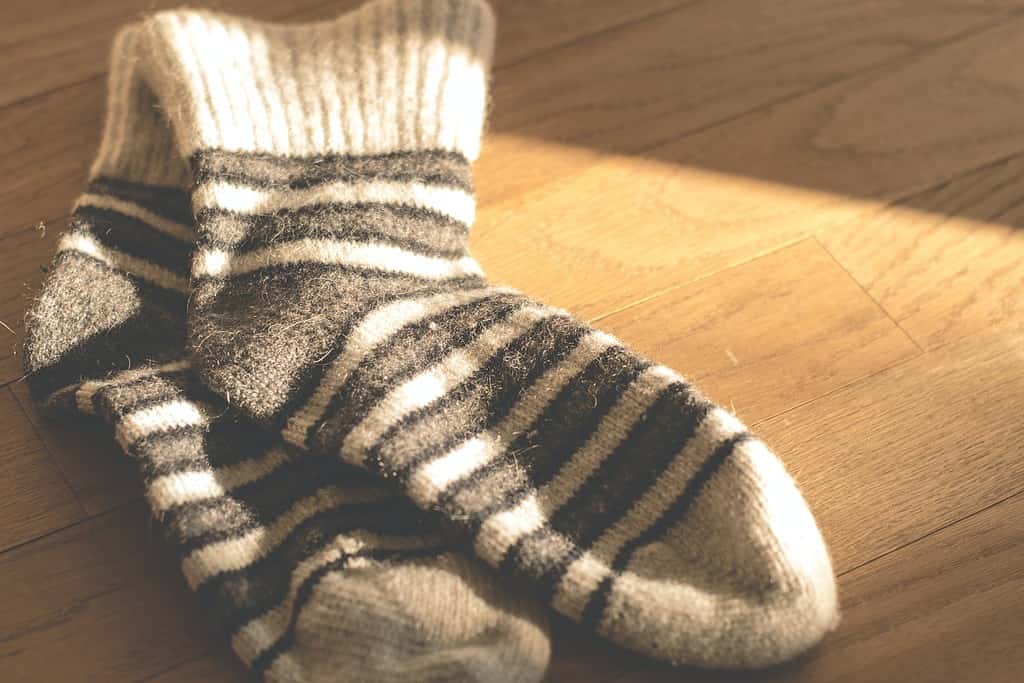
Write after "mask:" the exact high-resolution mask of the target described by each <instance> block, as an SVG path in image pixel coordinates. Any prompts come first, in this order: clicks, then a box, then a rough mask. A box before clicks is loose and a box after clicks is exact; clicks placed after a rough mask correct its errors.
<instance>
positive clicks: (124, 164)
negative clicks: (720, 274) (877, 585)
mask: <svg viewBox="0 0 1024 683" xmlns="http://www.w3.org/2000/svg"><path fill="white" fill-rule="evenodd" d="M493 35H494V20H493V16H492V14H491V12H490V9H489V8H488V7H487V6H486V5H485V4H483V3H482V2H479V1H477V0H414V1H409V2H398V1H396V0H379V1H377V2H374V3H372V4H370V5H367V6H365V7H364V8H362V9H360V10H359V11H357V12H354V13H352V14H349V15H346V16H343V17H340V18H339V19H337V20H335V21H331V22H324V23H320V24H312V25H306V26H280V25H271V24H264V23H258V22H253V21H248V20H244V19H238V18H234V17H228V16H223V15H215V14H209V13H205V12H198V11H187V10H182V11H175V12H166V13H160V14H157V15H154V16H153V17H152V18H150V19H149V20H147V21H146V22H145V23H144V24H143V25H142V27H141V28H139V29H133V30H129V31H126V32H125V33H123V34H122V37H121V38H120V39H119V42H118V45H116V46H115V59H114V65H113V69H112V77H111V94H110V104H109V106H108V110H109V111H108V122H107V129H106V133H105V139H104V145H103V147H102V148H101V151H100V155H99V158H98V160H97V162H96V164H95V165H94V168H93V173H92V177H93V181H92V184H91V187H90V189H89V192H88V193H87V194H86V195H85V196H84V197H83V198H82V199H81V200H80V201H79V203H78V206H77V209H76V218H75V220H74V221H73V224H72V228H71V230H70V231H69V233H68V234H67V235H66V236H65V238H64V240H63V241H62V242H61V253H60V254H59V255H58V257H57V262H56V264H55V268H54V270H53V272H52V274H51V276H50V277H49V279H48V280H47V283H46V285H45V288H44V291H43V294H42V296H41V297H40V299H39V301H38V302H37V304H36V306H35V308H34V310H33V311H32V312H31V313H30V316H29V336H28V342H27V346H28V348H27V354H26V357H27V362H28V365H29V368H28V369H29V371H30V373H31V374H30V381H31V382H32V385H33V390H34V391H35V393H36V395H37V396H38V397H39V398H40V399H41V400H43V401H44V402H47V403H49V404H50V405H53V406H55V407H57V406H65V407H68V408H69V409H71V410H77V411H79V412H85V413H96V414H100V415H103V416H105V417H106V418H107V419H108V420H109V421H110V422H111V423H112V424H113V426H114V428H115V431H116V432H117V435H118V439H119V441H120V442H121V444H122V446H123V447H124V448H125V449H126V450H127V451H128V452H129V453H130V454H131V455H133V456H134V457H135V458H136V459H138V461H139V462H140V464H141V466H142V473H143V478H144V480H145V482H146V485H147V490H148V494H149V499H150V502H151V504H152V505H153V508H154V511H155V512H157V513H158V514H159V515H160V516H161V517H162V519H164V521H165V524H166V525H167V527H168V530H169V531H170V533H171V535H172V537H173V538H174V540H175V542H177V543H180V544H181V546H182V549H183V552H184V570H185V573H186V577H187V578H188V579H189V582H190V584H191V585H192V586H193V587H194V588H196V589H197V590H199V591H201V592H204V593H203V594H204V595H206V596H208V597H209V600H210V602H211V603H213V604H216V605H218V606H219V608H220V610H221V612H222V615H224V616H223V619H224V621H225V625H226V627H227V629H228V630H229V632H230V633H231V634H232V641H233V644H234V646H235V650H236V652H238V654H239V656H240V657H241V659H242V660H243V662H245V663H246V664H247V665H249V666H251V667H252V668H253V669H254V670H255V671H257V672H258V673H261V674H264V675H266V677H267V678H269V679H272V680H325V679H326V680H331V678H330V676H332V675H334V676H337V677H338V678H339V679H340V680H345V679H346V676H347V677H356V678H359V679H365V680H388V679H390V678H393V677H397V676H400V675H404V676H409V675H412V676H414V677H416V678H433V679H438V680H445V679H450V680H465V679H476V680H534V679H536V678H538V677H539V676H541V675H542V672H543V669H544V666H545V663H546V659H547V655H548V642H547V639H546V635H545V628H544V626H543V624H544V616H543V614H542V613H541V611H539V610H538V609H537V607H536V604H535V603H534V602H533V600H535V599H536V597H537V596H539V597H540V598H541V599H542V600H544V601H545V602H547V603H548V604H549V605H550V606H551V607H553V608H554V609H555V610H557V611H558V612H560V613H562V614H564V615H567V616H568V617H570V618H572V619H574V620H577V621H579V622H581V623H582V624H584V625H585V626H586V627H588V628H590V629H592V630H593V631H595V632H597V633H599V634H601V635H603V636H605V637H607V638H609V639H611V640H612V641H614V642H616V643H618V644H620V645H623V646H626V647H629V648H631V649H634V650H637V651H639V652H642V653H645V654H647V655H650V656H653V657H657V658H660V659H664V660H667V661H671V662H674V663H686V664H696V665H701V666H714V667H727V668H746V667H757V666H766V665H770V664H773V663H776V662H779V661H782V660H784V659H787V658H789V657H792V656H794V655H796V654H798V653H799V652H801V651H803V650H804V649H806V648H808V647H810V646H811V645H813V644H814V643H815V642H817V641H818V640H819V639H820V638H821V636H822V635H823V634H824V633H825V632H826V631H827V630H828V629H829V628H831V627H832V626H833V625H834V624H835V621H836V609H837V608H836V595H835V584H834V577H833V573H832V569H831V564H830V561H829V558H828V554H827V552H826V549H825V547H824V544H823V542H822V539H821V536H820V534H819V532H818V530H817V527H816V525H815V523H814V520H813V518H812V516H811V514H810V512H809V511H808V509H807V507H806V504H805V503H804V501H803V499H802V497H801V496H800V494H799V492H798V491H797V489H796V487H795V486H794V484H793V482H792V481H791V479H790V478H789V476H788V475H787V474H786V473H785V471H784V469H783V467H782V465H781V464H780V463H779V461H778V460H777V459H776V457H775V456H774V455H772V454H771V452H770V451H768V449H767V448H766V447H765V446H764V444H763V443H762V442H760V441H759V440H757V439H756V438H755V437H753V436H752V435H751V434H750V433H749V432H747V431H746V429H745V428H744V426H743V425H742V424H741V423H740V422H739V421H738V420H737V419H736V418H735V417H733V416H732V415H730V414H729V413H727V412H725V411H723V410H722V409H720V408H718V407H716V406H714V405H713V404H711V403H710V402H709V401H707V400H706V399H705V398H704V397H703V396H701V395H700V394H699V392H697V391H696V390H695V389H694V388H693V387H692V386H691V385H689V384H688V383H687V382H686V381H685V380H684V379H683V378H682V377H680V376H679V375H678V374H676V373H675V372H673V371H672V370H670V369H668V368H665V367H664V366H659V365H656V364H653V363H651V362H650V361H647V360H645V359H643V358H640V357H638V356H637V355H636V354H634V353H632V352H630V351H629V350H628V349H626V348H625V347H624V346H623V345H622V344H621V343H620V342H618V341H617V340H615V339H613V338H612V337H610V336H609V335H606V334H604V333H601V332H599V331H596V330H593V329H590V328H588V327H587V326H585V325H583V324H582V323H579V322H578V321H575V320H574V319H573V318H572V317H571V316H569V315H568V314H567V313H565V312H564V311H559V310H555V309H552V308H549V307H546V306H543V305H540V304H537V303H535V302H532V301H530V300H529V299H527V298H526V297H524V296H522V295H520V294H518V293H516V292H514V291H511V290H508V289H502V288H496V287H492V286H491V285H489V284H488V283H487V281H486V280H485V279H484V276H483V273H482V270H481V269H480V266H479V264H477V262H476V261H475V260H474V259H473V258H472V257H471V256H470V255H469V253H468V251H467V249H466V242H467V237H468V231H469V227H470V225H471V223H472V221H473V215H474V209H475V203H474V199H473V195H472V185H471V177H470V162H471V161H472V160H473V159H475V158H476V156H477V154H478V152H479V147H480V140H481V131H482V127H483V120H484V108H485V104H486V85H487V77H488V63H489V60H490V54H491V50H492V44H493ZM153 98H155V101H156V102H158V103H159V106H160V108H161V110H162V111H163V113H164V115H165V116H166V117H167V120H168V121H167V123H168V124H169V127H170V130H169V131H168V130H167V129H166V128H164V127H163V126H164V124H163V123H162V122H161V121H160V120H159V119H158V118H157V117H156V116H155V114H154V111H155V110H154V109H153V106H152V105H153ZM172 137H173V141H172ZM182 160H188V162H189V164H190V166H191V169H190V171H191V180H190V181H189V180H186V176H187V173H186V171H185V170H184V168H183V165H184V161H182ZM186 183H190V189H189V191H187V192H186V191H184V190H183V189H182V188H184V187H185V185H186ZM189 204H190V205H191V210H190V211H189V210H188V205H189ZM186 298H187V299H188V301H189V302H190V305H189V306H188V311H187V316H186V313H185V308H186V306H185V302H186ZM186 318H187V320H186ZM126 356H127V357H129V358H130V359H131V360H132V367H133V368H136V369H135V370H131V371H128V372H127V373H126V372H124V371H120V370H121V365H122V364H123V363H124V359H125V357H126ZM186 358H187V360H185V359H186ZM140 364H141V365H142V367H141V369H139V366H140ZM256 425H259V426H258V427H257V426H256ZM280 439H283V441H284V444H282V443H281V442H280ZM285 444H286V445H285ZM378 482H383V484H381V483H378ZM396 492H397V493H400V494H401V495H400V496H397V497H396ZM410 502H411V503H413V504H415V505H411V504H410ZM458 543H461V544H463V545H462V546H459V547H461V548H463V549H464V550H465V552H466V553H472V554H474V555H476V557H478V558H479V559H482V560H483V561H484V562H486V563H487V564H489V565H491V567H493V568H494V569H495V570H497V572H491V571H490V570H484V569H483V568H481V567H480V566H478V565H477V564H475V563H474V561H471V560H470V559H468V557H466V556H465V555H464V554H459V553H458V552H455V551H454V550H453V548H455V547H456V544H458ZM502 574H504V575H506V576H509V577H511V579H509V580H507V581H506V582H504V583H502V579H500V578H498V577H499V576H500V575H502ZM513 586H514V587H516V589H517V590H516V591H513V590H512V587H513ZM521 586H527V587H529V590H528V591H525V592H523V593H522V594H519V592H518V589H519V587H521ZM503 589H504V590H503ZM527 593H528V594H527Z"/></svg>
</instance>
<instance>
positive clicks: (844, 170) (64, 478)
mask: <svg viewBox="0 0 1024 683" xmlns="http://www.w3.org/2000/svg"><path fill="white" fill-rule="evenodd" d="M168 4H174V3H169V2H164V0H153V2H151V3H149V4H147V7H162V6H166V5H168ZM200 4H205V5H211V3H200ZM355 4H358V0H341V1H340V2H326V1H325V0H294V1H293V2H289V3H277V2H270V0H247V1H246V2H243V1H242V0H217V1H216V2H214V3H212V5H215V6H218V7H220V8H222V9H229V10H230V9H232V8H240V7H243V6H244V7H245V8H246V11H248V12H249V13H252V14H256V15H259V16H265V17H279V18H283V17H287V18H289V19H291V20H296V21H300V20H301V21H305V20H313V19H319V18H324V17H328V16H331V15H332V14H334V13H335V12H338V11H342V10H343V9H345V8H347V7H350V6H354V5H355ZM495 4H496V11H497V13H498V16H499V31H500V35H499V43H498V54H497V56H496V69H495V78H494V88H493V107H492V109H493V115H492V120H491V127H490V128H491V130H490V133H489V134H488V136H487V138H486V142H485V148H484V154H483V158H482V159H481V161H480V163H479V164H478V165H477V167H476V171H475V176H476V183H477V186H478V195H479V198H480V211H479V218H478V223H477V226H476V227H475V228H474V231H475V232H474V235H473V248H474V251H475V253H476V254H477V255H478V257H479V258H480V260H481V261H482V263H483V265H484V267H485V269H486V270H487V272H488V273H489V275H490V276H491V277H492V278H493V279H494V280H496V281H498V282H502V283H506V284H512V285H514V286H517V287H519V288H521V289H523V290H525V291H527V292H528V293H530V294H533V295H535V296H537V297H538V298H541V299H543V300H544V301H545V302H547V303H550V304H553V305H558V306H562V307H566V308H569V309H571V310H573V311H574V312H576V313H578V314H580V315H582V316H583V317H586V318H588V319H592V320H596V321H597V323H598V324H599V325H600V326H602V327H604V328H606V329H608V330H609V331H611V332H613V333H614V334H616V335H618V336H620V337H622V338H623V339H625V340H626V341H628V342H630V343H631V344H632V345H634V346H635V347H637V348H638V349H639V350H641V351H643V352H644V353H646V354H648V355H651V356H653V357H655V358H656V359H657V360H659V361H661V362H665V363H667V364H669V365H672V366H674V367H676V368H678V369H679V370H681V371H682V372H684V373H685V374H687V375H688V376H690V377H691V378H693V379H695V380H696V381H697V382H698V384H699V386H701V387H702V388H703V389H704V390H705V391H706V392H708V393H709V394H710V395H712V396H713V397H714V398H716V399H718V400H719V401H720V402H722V403H723V404H725V405H729V406H732V407H734V408H735V409H736V410H737V411H738V413H739V414H740V416H741V417H743V418H744V419H745V420H746V421H747V422H748V423H754V427H755V429H756V430H757V431H759V432H760V433H761V434H762V435H763V436H764V437H765V438H766V440H767V441H769V442H770V443H771V445H772V446H773V447H774V448H775V449H776V451H777V452H779V453H780V455H781V456H782V458H783V459H784V460H785V462H786V463H787V465H788V466H789V468H790V470H791V471H792V472H793V474H794V475H795V476H796V478H797V480H798V481H799V483H800V484H801V486H802V488H803V490H804V491H805V493H806V495H807V497H808V499H809V500H810V501H811V504H812V507H813V508H814V510H815V512H816V514H817V517H818V520H819V523H820V524H821V526H822V529H823V532H824V534H825V536H826V538H827V539H828V540H829V541H830V543H831V547H832V552H833V557H834V560H835V563H836V567H837V569H838V570H839V571H840V572H841V576H840V592H841V598H842V601H843V604H844V608H845V618H844V621H843V623H842V625H841V626H840V628H839V630H837V632H836V633H834V634H832V635H830V636H829V637H828V638H826V640H825V641H824V642H823V643H822V644H821V646H819V647H818V648H817V649H815V650H814V651H813V652H811V653H809V654H808V655H807V656H805V657H804V658H802V659H800V660H799V661H797V662H794V663H791V664H789V665H786V666H784V667H781V668H779V669H776V670H773V671H770V672H757V673H753V674H722V673H712V672H701V671H695V670H690V669H671V668H668V667H664V666H658V665H654V664H652V663H650V662H648V661H645V660H643V659H642V658H639V657H637V656H634V655H631V654H629V653H625V652H623V651H621V650H619V649H617V648H615V647H612V646H610V645H608V644H607V643H604V642H600V641H598V640H596V639H595V638H593V637H592V636H590V635H587V634H585V633H582V632H581V631H580V630H579V629H578V628H577V627H575V626H574V625H572V624H568V623H567V622H565V621H563V620H560V619H556V626H555V636H556V638H555V656H554V659H553V662H552V667H551V670H550V673H549V677H548V678H549V680H550V681H553V682H554V681H557V682H558V683H575V682H581V683H582V682H583V681H587V682H591V681H595V682H596V681H606V682H608V683H613V682H614V683H626V682H629V683H640V682H641V681H643V682H649V681H679V680H687V681H698V682H699V681H731V682H744V683H748V682H753V681H757V682H759V683H760V682H764V681H787V682H806V683H812V682H813V683H817V682H818V681H825V680H827V681H833V680H834V681H865V680H870V681H883V682H885V681H905V680H914V681H918V680H921V681H936V682H939V681H942V682H945V681H951V680H971V681H979V682H980V683H1003V681H1010V680H1015V679H1014V678H1013V677H1014V676H1016V675H1017V674H1019V671H1020V670H1021V668H1024V650H1022V649H1021V648H1019V643H1020V642H1022V641H1024V604H1022V598H1021V596H1022V595H1024V575H1022V571H1024V559H1022V558H1024V554H1022V550H1021V548H1022V547H1024V527H1022V524H1021V519H1022V518H1024V515H1022V513H1024V497H1022V496H1024V493H1021V492H1022V491H1024V460H1022V459H1021V457H1020V454H1021V452H1022V451H1024V422H1022V420H1021V419H1020V418H1019V417H1018V416H1019V415H1021V414H1024V308H1022V304H1021V301H1022V299H1024V297H1022V296H1021V295H1022V294H1024V270H1022V267H1024V266H1022V264H1024V229H1022V226H1024V214H1022V211H1024V209H1022V208H1021V207H1022V206H1024V203H1022V202H1021V201H1020V197H1021V196H1024V126H1022V121H1024V118H1022V114H1021V112H1022V111H1024V69H1022V68H1021V66H1020V65H1021V64H1024V47H1022V46H1024V3H1022V2H1020V0H997V1H992V0H948V1H944V2H942V3H936V2H930V1H928V0H909V1H908V2H901V3H892V2H875V1H873V0H857V1H855V2H848V1H846V0H797V1H795V2H791V3H775V4H772V5H767V4H765V3H758V2H754V1H753V0H723V1H722V2H717V3H699V2H691V1H689V0H644V1H643V2H631V3H621V2H614V1H613V0H593V1H591V0H587V1H586V2H584V0H535V1H531V2H518V1H516V2H513V1H512V0H507V1H506V0H502V1H500V2H496V3H495ZM212 5H211V6H212ZM139 11H140V5H138V4H137V3H133V2H129V1H128V0H103V2H93V3H81V2H71V0H31V1H30V0H11V1H10V2H7V3H4V4H3V5H2V6H0V47H2V48H3V52H2V54H3V56H2V57H0V62H2V66H3V67H4V68H3V69H0V116H2V120H3V125H2V126H0V179H2V181H3V182H0V266H2V267H0V321H2V322H3V323H4V325H6V326H9V327H10V328H11V329H12V330H13V332H12V331H8V330H7V329H5V328H4V327H3V326H0V591H2V592H0V597H2V598H3V600H4V610H2V611H0V680H3V681H8V680H10V681H22V680H26V681H34V680H39V681H53V680H68V681H94V680H102V681H130V680H131V681H134V680H150V681H157V683H198V682H199V681H214V680H216V681H241V680H244V676H243V675H242V672H241V671H240V667H239V666H238V665H237V664H235V663H234V662H233V661H232V659H231V657H230V654H229V652H228V649H227V647H226V645H225V644H224V643H223V642H222V641H221V640H220V639H219V638H217V637H216V636H215V635H214V634H213V633H212V632H211V631H210V630H209V626H208V620H207V619H206V618H205V617H204V615H203V614H202V611H201V610H200V609H198V608H197V607H198V606H197V605H195V604H194V603H193V601H192V599H191V597H190V596H189V593H188V591H187V590H186V589H185V588H184V586H183V585H182V581H181V579H180V576H179V572H178V568H177V560H176V559H175V558H174V557H173V554H172V553H170V552H169V551H168V549H166V548H165V547H164V546H163V545H162V544H161V543H160V542H159V541H158V540H156V539H152V538H151V537H150V531H149V528H148V522H147V513H146V510H145V506H144V504H143V503H142V502H141V501H140V500H138V498H139V489H138V484H137V482H136V480H135V476H134V472H133V468H132V465H131V463H130V462H129V461H128V460H127V458H124V457H123V456H121V455H120V454H119V453H118V451H117V449H116V448H115V447H113V445H112V443H111V440H110V438H109V435H108V434H107V432H106V430H105V429H103V428H102V427H93V428H82V427H73V426H66V425H60V424H57V423H54V422H53V421H51V420H46V419H42V418H41V417H40V416H38V415H37V414H36V413H35V412H34V410H33V409H32V408H31V406H30V401H29V399H28V395H27V392H26V389H25V386H24V384H22V383H18V382H16V381H15V380H16V379H17V378H18V377H19V375H20V373H21V369H20V364H21V361H20V358H19V357H18V354H17V343H18V339H19V338H20V332H21V319H22V315H23V310H24V306H25V302H26V301H27V297H28V296H30V294H31V292H33V291H34V290H35V288H36V287H37V286H38V282H39V281H40V279H41V277H42V271H41V269H42V268H43V267H45V265H46V264H47V263H48V262H49V261H50V258H51V255H52V252H53V249H54V245H55V243H56V239H57V238H58V237H59V233H60V231H61V229H62V227H63V223H64V216H65V214H66V213H67V210H68V206H69V205H70V202H71V201H72V200H73V199H74V197H75V196H76V195H77V194H78V193H79V192H80V191H81V189H82V183H83V181H84V177H85V172H86V169H87V167H88V164H89V162H90V158H91V156H92V154H93V152H94V150H95V146H96V143H97V140H98V133H99V130H100V123H101V117H102V107H103V100H104V96H105V95H104V93H103V88H102V82H103V81H102V79H103V74H104V71H105V68H106V65H105V60H106V53H107V50H108V46H109V40H110V37H111V36H112V35H113V32H114V31H115V30H116V28H117V27H118V26H119V25H120V24H121V23H123V22H124V21H127V20H130V19H131V18H133V17H135V16H137V15H138V12H139ZM40 221H42V222H43V223H44V224H45V231H44V230H40V229H39V227H38V224H39V222H40ZM4 385H7V386H4ZM5 549H6V550H5Z"/></svg>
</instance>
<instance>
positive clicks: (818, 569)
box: [599, 436, 838, 668]
mask: <svg viewBox="0 0 1024 683" xmlns="http://www.w3.org/2000/svg"><path fill="white" fill-rule="evenodd" d="M716 456H718V457H717V460H716ZM701 479H703V480H702V481H701ZM695 480H696V485H697V486H699V487H700V490H699V491H697V492H696V493H695V497H694V498H693V502H692V504H691V505H690V508H689V510H688V512H687V514H686V515H685V517H683V519H682V521H679V522H678V523H677V524H676V525H675V526H674V527H672V528H670V529H668V531H667V533H665V534H664V535H663V536H662V537H661V538H659V539H658V540H656V541H654V542H651V543H648V544H647V545H644V546H642V547H640V548H638V549H637V550H636V552H635V553H634V554H633V555H632V557H631V559H630V561H629V564H628V565H627V566H626V567H625V568H624V569H625V570H624V572H623V574H622V575H621V576H620V577H619V578H618V580H617V581H616V582H615V584H614V586H613V587H612V589H611V592H610V594H609V595H608V597H607V605H606V608H605V610H604V612H603V619H602V620H601V623H600V625H599V629H600V630H601V631H603V632H605V633H606V634H609V635H611V634H615V635H617V636H618V637H617V638H616V639H618V640H620V641H622V642H624V644H627V645H628V646H631V647H633V648H634V649H637V650H640V651H642V652H645V653H647V654H650V655H653V656H656V657H659V658H664V659H669V660H671V661H676V662H686V663H690V664H697V665H702V666H711V667H724V668H754V667H763V666H770V665H773V664H777V663H779V662H782V661H784V660H786V659H789V658H791V657H793V656H795V655H797V654H799V653H801V652H803V651H804V650H806V649H808V648H809V647H811V646H813V645H814V644H816V643H817V642H818V641H819V640H820V639H821V638H822V637H823V636H824V635H825V633H827V632H828V631H829V630H831V629H832V628H834V627H835V625H836V624H837V622H838V605H837V597H836V587H835V579H834V575H833V572H832V566H831V561H830V559H829V555H828V552H827V550H826V547H825V544H824V541H823V540H822V537H821V534H820V532H819V530H818V528H817V526H816V524H815V522H814V519H813V517H812V515H811V512H810V510H809V509H808V507H807V504H806V503H805V502H804V499H803V497H802V496H801V495H800V492H799V491H798V490H797V487H796V485H795V484H794V482H793V480H792V479H791V478H790V477H789V475H788V474H787V473H786V471H785V469H784V468H783V466H782V464H781V463H780V462H779V460H778V459H777V458H776V457H775V456H774V455H773V454H772V453H771V452H770V451H769V450H768V448H767V447H766V446H765V445H764V444H763V443H762V442H761V441H759V440H757V439H754V438H752V437H749V436H748V437H745V438H743V439H739V440H737V441H736V442H735V444H734V445H733V446H732V448H731V450H730V451H729V452H719V453H716V454H712V456H711V458H710V459H709V461H708V462H707V463H705V466H704V467H703V468H702V469H701V470H700V471H699V472H698V473H697V474H696V475H695Z"/></svg>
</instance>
